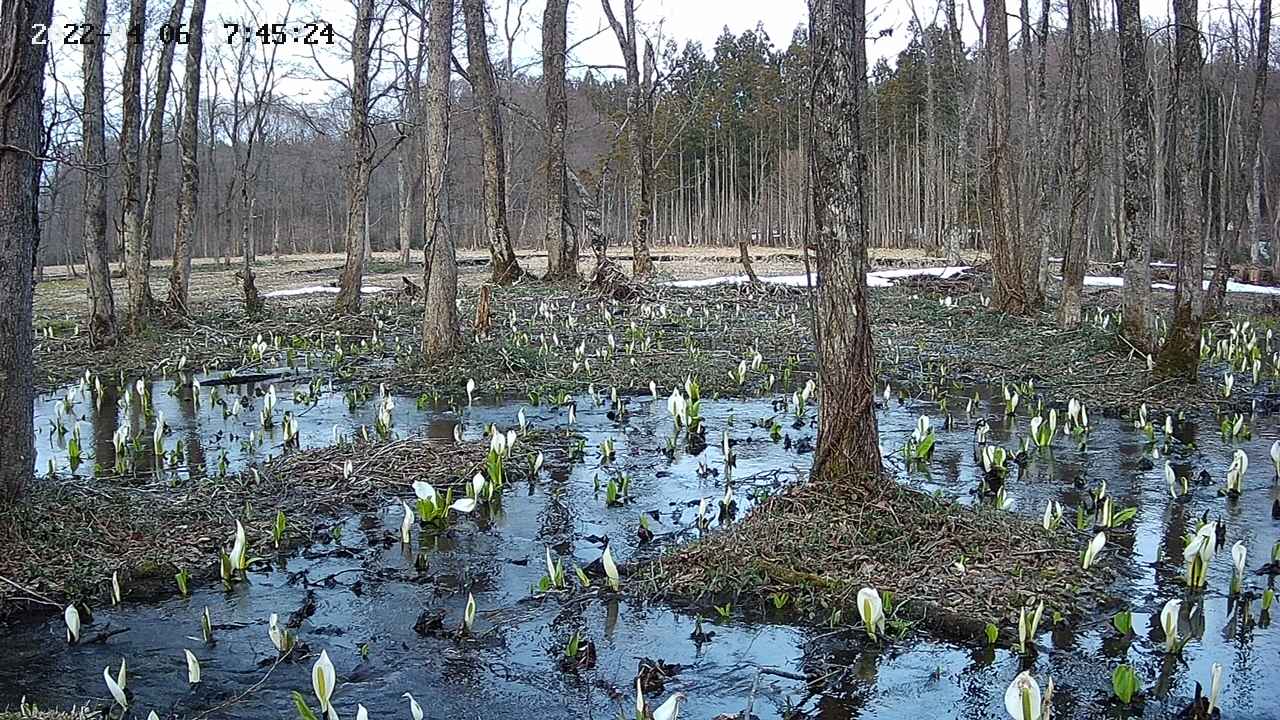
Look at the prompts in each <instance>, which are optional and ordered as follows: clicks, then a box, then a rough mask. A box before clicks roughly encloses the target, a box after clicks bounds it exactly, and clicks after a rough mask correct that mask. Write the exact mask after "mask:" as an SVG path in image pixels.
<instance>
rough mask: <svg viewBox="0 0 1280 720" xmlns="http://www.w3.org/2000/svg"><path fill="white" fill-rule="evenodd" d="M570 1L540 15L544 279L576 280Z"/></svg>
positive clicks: (554, 3)
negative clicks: (570, 173) (568, 157)
mask: <svg viewBox="0 0 1280 720" xmlns="http://www.w3.org/2000/svg"><path fill="white" fill-rule="evenodd" d="M568 12H569V0H547V8H546V11H545V12H544V13H543V15H542V82H543V84H544V85H545V86H546V107H547V125H546V129H545V135H546V143H547V194H546V211H545V215H546V218H545V220H546V245H547V279H548V280H576V279H578V240H577V237H576V236H575V235H574V234H573V232H572V229H571V228H569V227H568V218H567V217H566V215H567V213H568V199H567V192H568V179H567V178H566V177H565V159H564V137H565V130H566V128H567V126H568V123H569V99H568V96H567V95H566V94H565V85H564V83H565V52H566V44H567V41H568V35H567V33H568V26H567V16H568Z"/></svg>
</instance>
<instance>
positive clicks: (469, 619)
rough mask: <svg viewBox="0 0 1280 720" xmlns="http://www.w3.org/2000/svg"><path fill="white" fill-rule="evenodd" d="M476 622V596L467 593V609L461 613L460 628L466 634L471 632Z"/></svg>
mask: <svg viewBox="0 0 1280 720" xmlns="http://www.w3.org/2000/svg"><path fill="white" fill-rule="evenodd" d="M475 622H476V596H475V595H472V594H471V593H467V607H466V609H464V610H463V611H462V627H464V628H466V630H467V632H471V626H472V625H474V624H475Z"/></svg>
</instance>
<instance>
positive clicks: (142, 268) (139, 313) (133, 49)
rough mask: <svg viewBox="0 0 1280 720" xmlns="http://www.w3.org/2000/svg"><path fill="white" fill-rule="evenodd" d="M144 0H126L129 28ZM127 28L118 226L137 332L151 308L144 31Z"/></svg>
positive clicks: (137, 23)
mask: <svg viewBox="0 0 1280 720" xmlns="http://www.w3.org/2000/svg"><path fill="white" fill-rule="evenodd" d="M146 22H147V1H146V0H129V27H130V28H133V29H136V28H145V27H146ZM133 29H131V30H130V34H131V36H130V38H129V40H128V42H126V43H125V56H124V78H123V80H122V83H121V86H122V87H121V94H122V95H123V100H124V112H123V113H122V115H121V119H120V168H121V173H122V175H123V190H122V192H121V195H120V216H121V223H120V227H121V230H122V233H123V234H122V239H123V243H122V244H123V245H124V267H125V270H124V276H125V285H126V288H127V292H126V294H125V300H126V303H125V318H126V321H127V323H128V326H129V332H132V333H137V332H140V331H141V330H142V329H143V328H144V327H146V324H147V317H148V315H149V314H150V311H151V305H152V300H151V284H150V281H149V280H148V272H149V271H150V269H151V260H150V258H148V257H147V255H146V253H145V248H143V246H142V196H141V193H142V60H143V51H144V49H145V48H144V46H143V45H144V43H143V40H144V39H145V38H146V35H147V34H146V32H138V31H136V30H133Z"/></svg>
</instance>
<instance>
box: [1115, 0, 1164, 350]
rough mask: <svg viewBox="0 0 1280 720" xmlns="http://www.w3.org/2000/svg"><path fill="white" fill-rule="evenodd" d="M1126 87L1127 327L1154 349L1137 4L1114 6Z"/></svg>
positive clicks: (1147, 90)
mask: <svg viewBox="0 0 1280 720" xmlns="http://www.w3.org/2000/svg"><path fill="white" fill-rule="evenodd" d="M1116 34H1117V35H1118V38H1117V41H1118V43H1119V48H1120V73H1121V82H1122V83H1123V92H1122V100H1121V101H1120V114H1121V117H1122V123H1123V132H1122V135H1121V143H1122V145H1123V147H1122V148H1119V150H1120V154H1121V155H1122V157H1123V162H1124V225H1123V227H1124V238H1125V239H1124V247H1125V253H1124V290H1123V291H1122V296H1123V297H1122V303H1123V312H1122V314H1123V322H1122V324H1123V327H1124V334H1125V336H1126V337H1127V338H1128V339H1129V342H1130V343H1132V344H1133V346H1134V347H1136V348H1138V349H1139V350H1141V351H1143V352H1146V353H1150V352H1152V351H1153V350H1154V349H1155V339H1154V337H1153V334H1152V323H1151V80H1150V79H1149V78H1148V77H1147V48H1146V45H1147V43H1146V33H1145V32H1143V29H1142V14H1141V11H1140V8H1139V2H1138V0H1116Z"/></svg>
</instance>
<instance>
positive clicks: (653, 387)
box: [649, 380, 658, 400]
mask: <svg viewBox="0 0 1280 720" xmlns="http://www.w3.org/2000/svg"><path fill="white" fill-rule="evenodd" d="M649 394H650V395H652V396H653V399H654V400H657V399H658V385H657V383H655V382H654V381H652V380H650V381H649Z"/></svg>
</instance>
